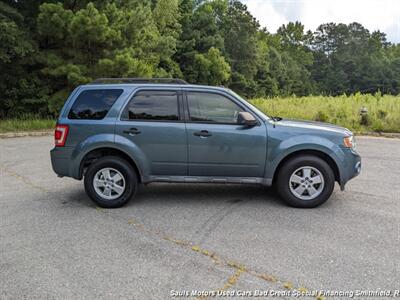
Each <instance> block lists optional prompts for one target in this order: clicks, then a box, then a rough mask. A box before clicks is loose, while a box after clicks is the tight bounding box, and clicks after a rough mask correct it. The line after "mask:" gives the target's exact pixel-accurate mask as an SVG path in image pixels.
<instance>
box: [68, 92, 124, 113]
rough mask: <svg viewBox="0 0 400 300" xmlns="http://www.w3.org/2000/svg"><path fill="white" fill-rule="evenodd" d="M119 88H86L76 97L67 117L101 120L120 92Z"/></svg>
mask: <svg viewBox="0 0 400 300" xmlns="http://www.w3.org/2000/svg"><path fill="white" fill-rule="evenodd" d="M122 92H123V90H121V89H108V90H86V91H83V92H81V93H80V94H79V96H78V97H77V98H76V100H75V102H74V104H73V105H72V107H71V110H70V111H69V113H68V118H69V119H84V120H101V119H103V118H104V117H105V116H106V114H107V113H108V111H109V110H110V108H111V106H113V104H114V103H115V101H116V100H117V99H118V97H119V96H120V95H121V94H122Z"/></svg>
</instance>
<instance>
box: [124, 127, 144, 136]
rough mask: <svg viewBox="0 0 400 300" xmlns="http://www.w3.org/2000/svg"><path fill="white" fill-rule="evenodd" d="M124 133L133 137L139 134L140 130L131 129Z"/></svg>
mask: <svg viewBox="0 0 400 300" xmlns="http://www.w3.org/2000/svg"><path fill="white" fill-rule="evenodd" d="M123 133H126V134H129V135H130V136H133V135H137V134H139V133H140V130H139V129H137V128H129V129H127V130H124V131H123Z"/></svg>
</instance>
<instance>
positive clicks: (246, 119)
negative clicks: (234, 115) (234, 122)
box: [238, 111, 257, 127]
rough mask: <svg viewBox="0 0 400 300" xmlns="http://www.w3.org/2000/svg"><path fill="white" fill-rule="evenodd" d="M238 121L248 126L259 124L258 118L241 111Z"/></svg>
mask: <svg viewBox="0 0 400 300" xmlns="http://www.w3.org/2000/svg"><path fill="white" fill-rule="evenodd" d="M238 123H239V124H243V125H244V126H246V127H253V126H256V125H257V120H256V118H254V116H253V115H252V114H251V113H249V112H247V111H241V112H240V113H239V115H238Z"/></svg>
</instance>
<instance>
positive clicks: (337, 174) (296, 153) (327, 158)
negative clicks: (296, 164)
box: [272, 149, 341, 184]
mask: <svg viewBox="0 0 400 300" xmlns="http://www.w3.org/2000/svg"><path fill="white" fill-rule="evenodd" d="M300 155H313V156H316V157H319V158H321V159H322V160H324V161H325V162H326V163H327V164H328V165H329V166H330V167H331V169H332V171H333V174H334V175H335V181H336V182H338V183H340V182H341V179H340V171H339V167H338V165H337V163H336V162H335V160H334V159H333V158H332V157H331V156H330V155H329V154H327V153H325V152H323V151H320V150H313V149H303V150H297V151H294V152H291V153H289V154H288V155H286V156H285V157H283V158H282V159H281V161H280V162H279V164H278V165H277V167H276V169H275V172H274V176H273V178H272V183H273V184H274V183H275V182H276V178H277V176H278V174H279V171H280V169H281V168H282V166H283V165H284V164H285V163H286V162H287V161H289V160H290V159H292V158H294V157H297V156H300Z"/></svg>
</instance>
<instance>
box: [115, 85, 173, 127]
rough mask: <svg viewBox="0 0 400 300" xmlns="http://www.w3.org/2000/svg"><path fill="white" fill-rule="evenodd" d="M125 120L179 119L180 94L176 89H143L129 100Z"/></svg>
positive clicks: (123, 116)
mask: <svg viewBox="0 0 400 300" xmlns="http://www.w3.org/2000/svg"><path fill="white" fill-rule="evenodd" d="M122 119H124V120H155V121H163V120H164V121H177V120H179V113H178V94H177V92H175V91H142V92H138V93H137V94H136V95H134V96H133V98H132V99H131V100H130V101H129V104H128V106H127V107H126V108H125V110H124V112H123V113H122Z"/></svg>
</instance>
